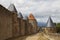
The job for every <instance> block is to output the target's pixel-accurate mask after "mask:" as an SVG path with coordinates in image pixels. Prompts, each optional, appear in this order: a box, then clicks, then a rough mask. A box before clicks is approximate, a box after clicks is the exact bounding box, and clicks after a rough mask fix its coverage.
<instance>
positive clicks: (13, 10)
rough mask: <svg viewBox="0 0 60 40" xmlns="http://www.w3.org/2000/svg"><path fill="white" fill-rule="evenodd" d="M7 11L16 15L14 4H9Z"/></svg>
mask: <svg viewBox="0 0 60 40" xmlns="http://www.w3.org/2000/svg"><path fill="white" fill-rule="evenodd" d="M8 10H9V11H11V12H16V13H17V10H16V8H15V5H14V4H10V6H9V7H8Z"/></svg>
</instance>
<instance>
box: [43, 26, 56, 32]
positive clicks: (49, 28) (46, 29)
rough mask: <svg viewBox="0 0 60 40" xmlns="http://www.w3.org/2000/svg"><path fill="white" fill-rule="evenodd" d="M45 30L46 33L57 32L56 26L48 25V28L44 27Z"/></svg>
mask: <svg viewBox="0 0 60 40" xmlns="http://www.w3.org/2000/svg"><path fill="white" fill-rule="evenodd" d="M43 32H45V33H56V28H53V27H46V28H43Z"/></svg>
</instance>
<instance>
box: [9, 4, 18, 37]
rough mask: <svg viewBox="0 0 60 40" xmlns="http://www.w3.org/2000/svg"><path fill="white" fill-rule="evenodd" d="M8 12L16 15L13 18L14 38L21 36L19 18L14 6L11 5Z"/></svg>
mask: <svg viewBox="0 0 60 40" xmlns="http://www.w3.org/2000/svg"><path fill="white" fill-rule="evenodd" d="M8 10H9V11H10V12H12V13H14V14H13V15H14V18H13V20H14V21H13V30H12V31H13V36H14V37H15V36H18V35H19V23H18V18H17V16H18V15H17V10H16V8H15V5H14V4H10V6H9V7H8Z"/></svg>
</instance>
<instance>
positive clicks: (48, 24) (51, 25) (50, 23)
mask: <svg viewBox="0 0 60 40" xmlns="http://www.w3.org/2000/svg"><path fill="white" fill-rule="evenodd" d="M47 27H54V23H53V21H52V19H51V17H49V19H48V21H47Z"/></svg>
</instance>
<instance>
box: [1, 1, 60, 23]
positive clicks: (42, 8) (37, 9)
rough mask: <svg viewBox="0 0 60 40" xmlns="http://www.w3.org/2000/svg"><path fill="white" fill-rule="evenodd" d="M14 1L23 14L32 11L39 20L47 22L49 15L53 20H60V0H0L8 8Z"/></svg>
mask: <svg viewBox="0 0 60 40" xmlns="http://www.w3.org/2000/svg"><path fill="white" fill-rule="evenodd" d="M12 3H13V4H14V5H15V6H16V8H17V10H18V12H21V13H22V14H23V15H29V14H30V12H32V13H33V15H34V16H35V18H36V19H37V21H39V22H46V21H47V19H48V17H49V16H51V17H52V20H53V22H56V23H57V22H60V0H0V4H2V5H3V6H5V7H6V8H8V6H9V5H10V4H12Z"/></svg>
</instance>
